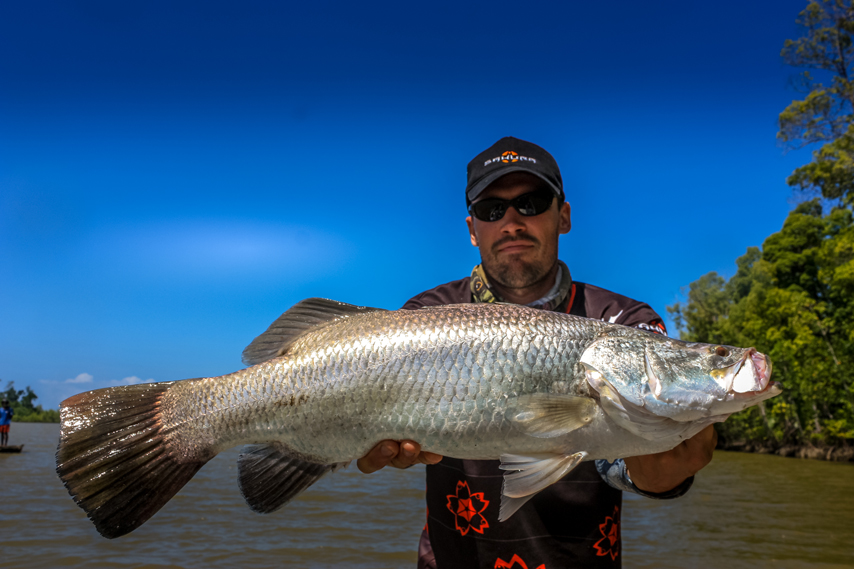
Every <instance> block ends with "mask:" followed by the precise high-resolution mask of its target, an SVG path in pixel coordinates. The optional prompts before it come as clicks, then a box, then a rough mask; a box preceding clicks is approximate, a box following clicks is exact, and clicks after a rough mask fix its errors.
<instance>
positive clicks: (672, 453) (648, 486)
mask: <svg viewBox="0 0 854 569" xmlns="http://www.w3.org/2000/svg"><path fill="white" fill-rule="evenodd" d="M717 442H718V434H717V433H716V432H715V428H714V425H709V426H708V427H706V428H705V429H703V430H702V431H700V432H699V433H697V434H696V435H694V436H693V437H691V438H690V439H688V440H687V441H682V442H681V443H680V444H679V446H677V447H675V448H672V449H670V450H668V451H666V452H660V453H658V454H648V455H646V456H632V457H629V458H626V459H625V461H626V469H627V470H628V472H629V477H630V478H631V479H632V482H634V483H635V486H637V487H638V488H640V489H641V490H643V491H644V492H653V493H656V494H660V493H662V492H667V491H669V490H672V489H674V488H676V487H677V486H679V485H680V484H682V482H684V481H685V480H686V479H687V478H688V477H690V476H694V475H695V474H697V473H698V472H699V471H700V470H701V469H702V468H703V467H704V466H706V465H707V464H709V463H710V462H711V461H712V453H713V451H714V450H715V445H716V444H717Z"/></svg>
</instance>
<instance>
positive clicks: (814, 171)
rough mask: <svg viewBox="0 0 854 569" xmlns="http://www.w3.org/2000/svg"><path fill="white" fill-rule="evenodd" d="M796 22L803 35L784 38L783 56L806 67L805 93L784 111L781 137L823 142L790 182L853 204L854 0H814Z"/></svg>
mask: <svg viewBox="0 0 854 569" xmlns="http://www.w3.org/2000/svg"><path fill="white" fill-rule="evenodd" d="M798 23H799V24H800V25H801V26H802V28H803V29H804V36H803V37H800V38H798V39H796V40H786V42H785V44H784V46H783V50H782V52H781V55H782V57H783V60H784V61H785V62H786V63H788V64H789V65H792V66H795V67H806V68H807V71H804V72H803V73H802V74H801V76H800V84H801V85H802V87H803V88H804V89H805V90H806V91H807V94H806V96H805V97H804V98H803V99H802V100H797V101H792V103H791V104H790V105H789V106H788V107H786V109H785V110H784V111H783V112H782V113H780V117H779V124H780V131H779V132H778V133H777V137H778V138H779V139H780V140H781V141H782V142H783V143H784V144H785V145H786V146H788V147H791V148H800V147H802V146H805V145H808V144H814V143H821V144H823V146H822V147H821V148H820V149H818V150H816V151H814V152H813V161H812V162H811V163H810V164H807V165H805V166H802V167H800V168H798V169H796V170H795V171H794V173H793V174H792V175H791V176H790V177H789V178H788V180H787V182H788V183H789V185H790V186H792V187H794V188H797V189H800V190H802V191H806V192H817V193H820V195H821V196H822V197H824V198H826V199H831V200H840V199H841V200H843V201H846V202H849V203H850V201H851V200H852V199H854V160H853V159H852V152H854V130H852V118H854V82H852V80H851V78H852V77H851V74H852V71H854V67H853V66H854V41H852V36H854V8H852V5H851V0H847V1H846V0H813V1H812V2H810V3H809V4H808V5H807V7H806V9H804V11H803V12H801V14H800V18H799V19H798ZM810 70H812V71H810ZM813 72H815V73H816V74H817V75H818V77H817V76H816V75H814V74H813ZM820 79H822V80H824V82H822V81H821V80H820Z"/></svg>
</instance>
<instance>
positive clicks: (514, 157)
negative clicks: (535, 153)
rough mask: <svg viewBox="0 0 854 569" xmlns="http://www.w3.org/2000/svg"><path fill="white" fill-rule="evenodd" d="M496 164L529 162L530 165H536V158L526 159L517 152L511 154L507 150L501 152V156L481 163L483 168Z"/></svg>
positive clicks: (510, 151)
mask: <svg viewBox="0 0 854 569" xmlns="http://www.w3.org/2000/svg"><path fill="white" fill-rule="evenodd" d="M496 162H503V163H505V164H509V163H510V162H530V163H532V164H536V163H537V159H536V158H528V157H527V156H520V155H519V153H518V152H513V151H512V150H508V151H507V152H502V153H501V156H496V157H495V158H490V159H489V160H487V161H486V162H484V163H483V165H484V166H489V165H490V164H494V163H496Z"/></svg>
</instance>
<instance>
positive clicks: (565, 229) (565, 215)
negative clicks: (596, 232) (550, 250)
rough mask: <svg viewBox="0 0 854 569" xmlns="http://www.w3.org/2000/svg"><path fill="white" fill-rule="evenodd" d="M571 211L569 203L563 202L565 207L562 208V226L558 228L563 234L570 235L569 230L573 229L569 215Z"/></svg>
mask: <svg viewBox="0 0 854 569" xmlns="http://www.w3.org/2000/svg"><path fill="white" fill-rule="evenodd" d="M571 211H572V210H571V208H570V207H569V202H563V205H562V206H560V225H559V226H558V229H559V231H560V233H561V234H563V233H569V230H570V229H572V219H571V218H570V215H569V214H570V213H571Z"/></svg>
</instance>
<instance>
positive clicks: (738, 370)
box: [723, 348, 777, 396]
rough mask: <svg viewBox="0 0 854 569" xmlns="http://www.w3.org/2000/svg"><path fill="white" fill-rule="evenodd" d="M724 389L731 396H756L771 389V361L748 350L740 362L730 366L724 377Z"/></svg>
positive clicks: (752, 350)
mask: <svg viewBox="0 0 854 569" xmlns="http://www.w3.org/2000/svg"><path fill="white" fill-rule="evenodd" d="M723 379H724V387H725V389H726V390H727V392H728V393H730V394H732V395H736V396H737V395H751V396H753V395H757V394H760V393H764V392H766V391H768V390H769V389H771V388H772V387H773V386H774V385H777V383H776V382H774V381H771V360H770V359H769V358H768V356H766V355H765V354H762V353H759V352H757V351H756V348H749V349H748V350H747V352H746V353H745V355H744V357H743V358H742V359H741V361H739V362H737V363H736V364H734V365H732V366H730V368H729V369H728V370H727V372H726V374H725V375H724V378H723Z"/></svg>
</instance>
